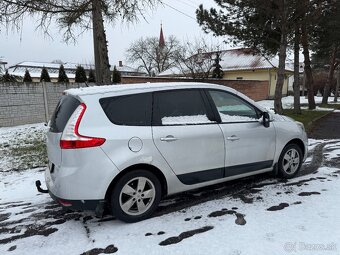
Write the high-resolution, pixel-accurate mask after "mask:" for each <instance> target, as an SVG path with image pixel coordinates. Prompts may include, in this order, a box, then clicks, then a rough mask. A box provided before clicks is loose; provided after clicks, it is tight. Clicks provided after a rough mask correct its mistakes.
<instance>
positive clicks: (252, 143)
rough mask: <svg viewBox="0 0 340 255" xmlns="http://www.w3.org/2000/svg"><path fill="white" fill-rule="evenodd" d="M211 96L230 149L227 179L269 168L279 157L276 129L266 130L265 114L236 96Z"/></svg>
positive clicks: (217, 93)
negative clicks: (263, 122) (276, 156)
mask: <svg viewBox="0 0 340 255" xmlns="http://www.w3.org/2000/svg"><path fill="white" fill-rule="evenodd" d="M208 97H210V98H211V100H212V101H213V104H214V106H215V107H216V108H215V110H216V114H218V115H219V116H220V118H221V123H220V127H221V129H222V131H223V135H224V140H225V146H226V157H225V159H226V161H225V164H226V170H225V177H229V176H233V175H239V174H244V173H247V172H252V171H257V170H260V169H263V168H269V167H271V166H272V164H273V159H274V155H275V141H276V140H275V128H274V126H273V125H270V127H268V128H266V127H264V126H263V124H262V122H261V121H260V118H261V112H260V111H259V110H258V109H257V108H255V107H254V106H253V105H252V104H250V103H249V102H247V101H245V100H243V99H242V98H240V97H238V96H237V95H235V94H232V93H229V92H226V91H222V90H210V91H208Z"/></svg>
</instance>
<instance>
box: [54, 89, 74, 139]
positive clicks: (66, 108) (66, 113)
mask: <svg viewBox="0 0 340 255" xmlns="http://www.w3.org/2000/svg"><path fill="white" fill-rule="evenodd" d="M79 105H80V102H79V100H77V99H76V98H74V97H73V96H63V97H62V98H61V99H60V101H59V103H58V105H57V107H56V108H55V110H54V113H53V115H52V117H51V123H50V131H51V132H53V133H62V132H63V131H64V128H65V126H66V123H67V121H68V120H69V118H70V117H71V115H72V113H73V112H74V111H75V110H76V109H77V107H78V106H79Z"/></svg>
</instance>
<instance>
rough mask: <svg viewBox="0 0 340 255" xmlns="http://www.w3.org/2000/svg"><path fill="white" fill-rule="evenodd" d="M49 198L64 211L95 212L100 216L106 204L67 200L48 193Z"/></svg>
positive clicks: (102, 202) (96, 201)
mask: <svg viewBox="0 0 340 255" xmlns="http://www.w3.org/2000/svg"><path fill="white" fill-rule="evenodd" d="M49 194H50V196H51V198H52V199H53V200H54V201H55V202H57V203H58V204H60V205H61V206H62V207H64V208H65V209H69V210H72V211H95V212H96V214H97V213H99V214H102V212H103V211H104V207H105V204H106V201H105V200H68V199H62V198H59V197H57V196H55V195H54V194H53V193H52V192H50V191H49Z"/></svg>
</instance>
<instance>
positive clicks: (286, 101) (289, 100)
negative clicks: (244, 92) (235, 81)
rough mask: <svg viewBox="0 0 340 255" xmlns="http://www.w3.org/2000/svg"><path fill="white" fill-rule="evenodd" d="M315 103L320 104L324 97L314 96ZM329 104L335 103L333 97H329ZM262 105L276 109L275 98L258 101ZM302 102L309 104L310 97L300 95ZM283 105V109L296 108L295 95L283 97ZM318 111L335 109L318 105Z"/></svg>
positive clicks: (269, 108)
mask: <svg viewBox="0 0 340 255" xmlns="http://www.w3.org/2000/svg"><path fill="white" fill-rule="evenodd" d="M314 99H315V103H316V104H320V103H321V101H322V97H318V96H316V97H314ZM328 102H329V104H332V103H333V97H329V98H328ZM256 103H258V104H259V105H261V106H262V107H264V108H266V109H268V110H274V100H262V101H258V102H256ZM300 103H301V104H307V105H308V99H307V98H306V97H300ZM282 107H283V109H293V108H294V97H293V96H287V97H283V98H282ZM301 109H308V107H301ZM315 110H316V111H332V110H333V109H330V108H322V107H319V106H317V108H316V109H315Z"/></svg>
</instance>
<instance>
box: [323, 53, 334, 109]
mask: <svg viewBox="0 0 340 255" xmlns="http://www.w3.org/2000/svg"><path fill="white" fill-rule="evenodd" d="M336 52H337V50H336V47H333V49H332V53H331V56H330V59H329V60H330V61H329V64H330V66H329V72H328V76H327V81H326V85H325V88H324V90H323V97H322V104H327V102H328V96H329V92H330V90H331V84H332V81H333V77H334V70H335V61H336Z"/></svg>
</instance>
